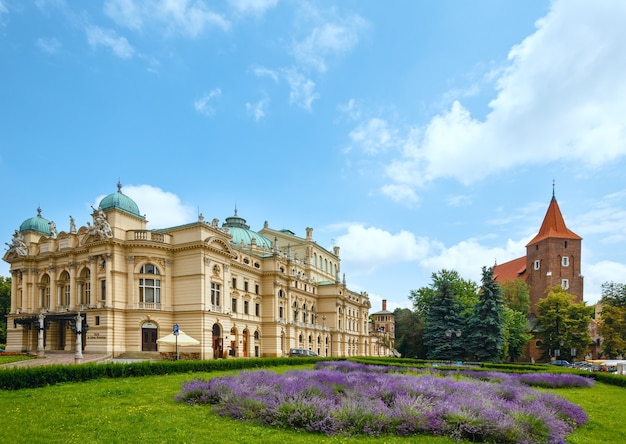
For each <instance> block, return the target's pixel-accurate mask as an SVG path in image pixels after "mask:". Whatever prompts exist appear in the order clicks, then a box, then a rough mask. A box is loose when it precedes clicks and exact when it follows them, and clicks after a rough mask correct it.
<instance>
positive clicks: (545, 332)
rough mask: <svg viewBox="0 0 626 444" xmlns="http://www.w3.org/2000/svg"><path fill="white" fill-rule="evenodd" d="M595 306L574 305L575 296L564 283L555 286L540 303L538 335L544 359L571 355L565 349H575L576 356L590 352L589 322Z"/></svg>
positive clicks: (538, 306)
mask: <svg viewBox="0 0 626 444" xmlns="http://www.w3.org/2000/svg"><path fill="white" fill-rule="evenodd" d="M592 313H593V307H587V306H586V305H585V303H584V302H583V303H580V304H575V303H574V296H573V295H571V294H569V293H567V291H566V290H565V289H563V287H561V286H558V285H557V286H555V287H552V288H551V289H550V290H549V291H548V296H547V297H546V298H545V299H542V300H541V301H540V302H539V304H537V315H538V316H537V327H538V329H539V331H538V333H537V336H538V337H539V338H540V339H541V345H540V349H541V350H543V358H544V359H549V358H550V357H551V356H555V357H563V358H566V357H568V355H569V353H567V354H564V353H563V354H562V353H561V351H562V350H568V351H569V350H572V351H573V352H574V357H579V356H584V355H585V354H586V353H587V349H588V347H589V344H590V343H591V336H590V335H589V330H588V327H589V322H590V321H591V314H592Z"/></svg>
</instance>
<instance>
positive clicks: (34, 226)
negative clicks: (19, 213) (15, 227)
mask: <svg viewBox="0 0 626 444" xmlns="http://www.w3.org/2000/svg"><path fill="white" fill-rule="evenodd" d="M27 231H35V232H37V233H39V234H43V235H44V236H50V221H49V220H48V219H46V218H44V217H41V208H37V216H33V217H31V218H29V219H26V220H25V221H24V222H22V224H21V225H20V232H22V233H25V232H27Z"/></svg>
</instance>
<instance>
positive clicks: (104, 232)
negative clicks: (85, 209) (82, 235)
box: [87, 207, 113, 239]
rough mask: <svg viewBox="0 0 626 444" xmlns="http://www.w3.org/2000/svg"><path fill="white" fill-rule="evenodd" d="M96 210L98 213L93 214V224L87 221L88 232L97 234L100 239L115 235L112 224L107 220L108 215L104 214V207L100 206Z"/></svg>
mask: <svg viewBox="0 0 626 444" xmlns="http://www.w3.org/2000/svg"><path fill="white" fill-rule="evenodd" d="M92 208H93V207H92ZM94 210H95V208H94ZM95 211H96V214H95V215H94V216H93V225H91V224H90V223H89V222H87V231H88V233H89V234H90V235H92V236H97V237H99V238H100V239H107V238H111V237H113V230H111V225H110V224H109V222H108V221H107V216H106V214H104V211H103V210H102V207H98V209H97V210H95Z"/></svg>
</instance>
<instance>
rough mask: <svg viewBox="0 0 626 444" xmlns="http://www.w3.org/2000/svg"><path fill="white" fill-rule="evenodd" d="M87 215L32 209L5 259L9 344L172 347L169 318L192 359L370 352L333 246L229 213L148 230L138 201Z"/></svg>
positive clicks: (122, 349)
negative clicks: (64, 220)
mask: <svg viewBox="0 0 626 444" xmlns="http://www.w3.org/2000/svg"><path fill="white" fill-rule="evenodd" d="M91 218H92V219H93V222H87V224H86V226H81V227H78V228H77V227H76V225H75V222H74V219H73V218H72V217H70V221H69V226H68V227H67V229H62V230H61V231H57V224H56V223H55V222H53V221H48V220H46V219H45V218H44V217H43V216H42V212H41V210H39V209H38V213H37V215H36V216H34V217H31V218H29V219H27V220H25V221H24V222H23V223H22V224H21V225H20V227H19V230H16V231H15V234H14V235H13V239H12V242H11V243H10V244H8V245H9V248H8V251H7V252H6V254H5V255H4V260H5V261H6V262H8V263H9V264H10V272H11V278H12V288H11V311H10V313H9V315H8V329H7V344H6V349H7V351H27V352H35V351H36V352H37V353H38V354H40V355H42V354H45V353H46V352H47V351H59V350H65V351H68V352H74V351H76V353H77V355H80V353H82V352H93V353H105V354H109V355H111V356H112V357H117V356H120V355H128V354H129V353H133V354H137V353H139V354H142V353H144V354H146V355H150V354H151V353H153V352H164V353H171V352H172V351H173V346H171V345H163V344H161V343H159V342H157V340H158V339H159V338H162V337H164V336H166V335H167V334H169V333H171V332H172V330H173V326H174V325H175V324H176V325H178V327H179V328H180V330H182V331H184V332H185V333H186V334H187V335H189V336H191V337H193V338H195V339H197V340H198V341H199V345H192V346H188V347H184V351H185V353H187V354H189V355H190V356H194V357H198V358H202V359H214V358H224V357H273V356H287V355H288V353H289V349H290V348H306V349H310V350H313V351H315V352H316V353H318V354H320V355H322V356H338V357H339V356H353V355H369V354H371V350H373V349H374V348H375V345H374V344H372V339H371V338H373V340H374V341H376V336H375V335H370V331H369V323H368V311H369V309H370V301H369V298H368V295H367V293H357V292H355V291H351V290H350V289H349V288H348V287H347V285H346V280H345V275H344V276H342V273H341V260H340V257H339V247H334V248H333V251H329V250H326V249H325V248H323V247H320V246H319V245H318V244H317V243H316V242H315V241H314V239H313V229H311V228H306V234H305V237H299V236H297V235H296V234H295V233H293V232H291V231H289V230H282V229H281V230H277V229H274V228H271V227H270V226H269V224H268V223H267V222H265V225H264V227H263V228H262V229H261V230H260V231H258V232H255V231H252V230H251V229H250V227H249V226H248V225H247V224H246V220H245V219H243V218H242V217H239V216H238V215H237V211H236V210H235V213H234V215H233V216H231V217H227V218H226V219H225V222H224V223H222V224H221V225H220V223H219V221H218V220H217V219H213V220H211V221H205V220H204V218H203V217H202V215H200V216H199V218H198V220H196V221H194V222H191V223H188V224H185V225H180V226H176V227H170V228H163V229H147V228H146V224H147V220H146V218H145V217H144V216H142V215H141V213H140V211H139V208H138V207H137V204H136V203H135V202H134V201H133V200H132V199H131V198H130V197H128V196H127V195H125V194H123V193H122V187H121V185H120V184H118V190H117V192H114V193H112V194H110V195H108V196H106V197H104V198H103V199H102V200H101V201H100V204H99V207H98V208H95V209H94V211H93V213H92V214H91Z"/></svg>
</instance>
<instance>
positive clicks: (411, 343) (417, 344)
mask: <svg viewBox="0 0 626 444" xmlns="http://www.w3.org/2000/svg"><path fill="white" fill-rule="evenodd" d="M393 314H394V317H395V321H396V350H398V352H400V354H401V355H402V356H405V357H411V358H421V359H424V358H426V353H425V350H424V344H423V335H424V320H423V319H422V318H421V317H420V316H419V314H418V313H417V312H415V311H411V310H409V309H408V308H396V310H395V311H394V312H393Z"/></svg>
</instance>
